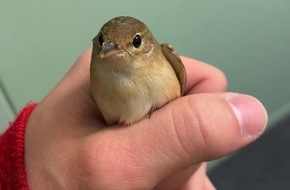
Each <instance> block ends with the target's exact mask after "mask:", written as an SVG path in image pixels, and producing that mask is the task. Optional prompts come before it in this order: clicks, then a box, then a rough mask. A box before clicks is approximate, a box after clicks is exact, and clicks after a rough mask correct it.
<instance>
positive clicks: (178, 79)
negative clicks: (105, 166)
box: [90, 16, 186, 125]
mask: <svg viewBox="0 0 290 190" xmlns="http://www.w3.org/2000/svg"><path fill="white" fill-rule="evenodd" d="M90 80H91V90H92V94H93V96H94V99H95V101H96V103H97V105H98V107H99V109H100V111H101V113H102V115H103V116H104V119H105V121H106V123H107V124H108V125H111V124H115V123H123V124H132V123H134V122H136V121H138V120H140V119H142V118H143V117H144V116H146V115H148V114H151V113H152V112H153V111H154V110H155V109H158V108H160V107H161V106H163V105H164V104H166V103H168V102H170V101H172V100H174V99H176V98H178V97H180V96H181V95H182V93H183V88H184V85H185V81H186V72H185V69H184V66H183V64H182V62H181V60H180V58H179V56H178V54H176V53H175V52H174V50H173V47H172V46H171V45H169V44H161V45H160V44H159V43H158V42H157V40H156V39H155V38H154V37H153V35H152V33H151V32H150V30H149V29H148V28H147V26H146V25H145V24H144V23H143V22H141V21H139V20H137V19H135V18H132V17H127V16H120V17H116V18H113V19H111V20H109V21H108V22H107V23H105V24H104V25H103V27H102V28H101V29H100V31H99V33H98V35H97V36H96V37H95V38H94V39H93V50H92V59H91V68H90Z"/></svg>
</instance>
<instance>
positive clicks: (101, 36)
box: [98, 34, 104, 45]
mask: <svg viewBox="0 0 290 190" xmlns="http://www.w3.org/2000/svg"><path fill="white" fill-rule="evenodd" d="M98 40H99V44H100V45H102V44H103V43H104V39H103V35H102V34H99V38H98Z"/></svg>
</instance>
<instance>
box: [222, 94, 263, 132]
mask: <svg viewBox="0 0 290 190" xmlns="http://www.w3.org/2000/svg"><path fill="white" fill-rule="evenodd" d="M227 102H228V104H229V105H230V107H231V108H232V110H233V112H234V113H235V115H236V117H237V120H238V122H239V125H240V128H241V132H242V134H243V135H245V136H250V137H257V136H260V135H261V134H262V133H263V131H264V130H265V128H266V125H267V121H268V115H267V111H266V109H265V108H264V106H263V105H262V103H261V102H260V101H259V100H257V99H256V98H254V97H252V96H248V95H242V94H234V93H230V94H229V96H228V98H227Z"/></svg>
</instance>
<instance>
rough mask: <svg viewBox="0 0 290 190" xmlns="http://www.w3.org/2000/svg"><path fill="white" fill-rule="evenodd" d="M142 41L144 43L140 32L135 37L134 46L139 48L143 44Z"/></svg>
mask: <svg viewBox="0 0 290 190" xmlns="http://www.w3.org/2000/svg"><path fill="white" fill-rule="evenodd" d="M141 43H142V38H141V36H140V35H139V34H137V35H136V36H135V37H134V39H133V46H134V47H135V48H139V47H140V46H141Z"/></svg>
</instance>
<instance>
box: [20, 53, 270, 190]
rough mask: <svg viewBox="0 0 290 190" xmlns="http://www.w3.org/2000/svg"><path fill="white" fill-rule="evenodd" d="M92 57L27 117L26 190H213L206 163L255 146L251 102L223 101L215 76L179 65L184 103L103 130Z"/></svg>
mask: <svg viewBox="0 0 290 190" xmlns="http://www.w3.org/2000/svg"><path fill="white" fill-rule="evenodd" d="M90 56H91V49H89V50H87V51H86V52H84V53H83V54H82V55H81V57H80V58H79V59H78V60H77V62H76V64H75V65H74V66H73V67H72V69H71V70H70V71H69V72H68V73H67V75H66V76H65V77H64V78H63V79H62V80H61V81H60V82H59V84H58V85H57V86H56V87H55V88H54V89H53V90H52V91H51V92H50V93H49V94H48V96H47V97H45V98H44V99H43V100H42V101H41V102H40V103H39V105H38V106H37V107H36V109H35V110H34V111H33V113H32V114H31V116H30V118H29V121H28V124H27V129H26V134H25V135H26V136H25V164H26V170H27V178H28V184H29V187H30V189H31V190H34V189H37V190H42V189H69V190H74V189H76V190H77V189H86V190H87V189H89V190H90V189H101V190H106V189H113V190H114V189H119V190H122V189H125V190H129V189H138V190H141V189H148V190H149V189H156V190H157V189H158V190H162V189H165V190H170V189H200V190H201V189H207V190H211V189H215V188H214V186H213V185H212V184H211V182H210V180H209V179H208V177H207V175H206V164H205V161H208V160H213V159H217V158H221V157H223V156H226V155H228V154H230V153H232V152H234V151H236V150H238V149H240V148H241V147H243V146H245V145H247V144H249V143H251V142H252V141H254V140H256V139H257V138H258V136H259V135H260V134H261V133H262V132H263V131H264V128H265V125H266V122H267V115H266V112H265V110H264V108H263V107H262V105H261V104H260V103H259V102H258V101H257V100H256V99H254V98H252V97H250V96H247V95H241V94H235V93H223V91H225V89H226V79H225V77H224V75H223V74H222V73H221V72H220V71H219V70H218V69H216V68H214V67H212V66H210V65H207V64H205V63H201V62H199V61H195V60H192V59H189V58H185V57H183V58H182V60H183V62H184V64H185V67H186V71H187V84H186V88H185V90H186V92H187V93H186V96H184V97H181V98H179V99H177V100H174V101H173V102H171V103H169V104H167V105H165V106H164V107H162V108H161V109H159V110H157V111H155V112H154V113H153V114H152V115H151V117H150V118H148V117H147V118H145V119H143V120H142V121H140V122H138V123H135V124H133V125H130V126H120V125H115V126H110V127H106V126H105V123H104V121H103V119H102V116H101V114H100V112H99V110H98V107H97V105H96V103H95V102H94V100H93V98H92V95H91V91H90V85H89V66H90Z"/></svg>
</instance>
